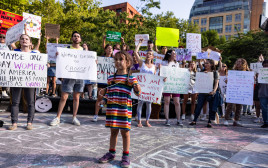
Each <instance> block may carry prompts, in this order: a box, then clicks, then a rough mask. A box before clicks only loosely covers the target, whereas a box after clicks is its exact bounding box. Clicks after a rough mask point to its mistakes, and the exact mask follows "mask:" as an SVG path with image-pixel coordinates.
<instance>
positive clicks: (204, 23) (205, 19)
mask: <svg viewBox="0 0 268 168" xmlns="http://www.w3.org/2000/svg"><path fill="white" fill-rule="evenodd" d="M201 25H203V26H204V25H207V18H203V19H201Z"/></svg>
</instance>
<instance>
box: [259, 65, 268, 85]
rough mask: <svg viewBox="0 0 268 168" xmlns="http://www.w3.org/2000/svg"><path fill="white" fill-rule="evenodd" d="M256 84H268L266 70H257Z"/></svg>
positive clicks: (267, 70) (267, 69) (267, 71)
mask: <svg viewBox="0 0 268 168" xmlns="http://www.w3.org/2000/svg"><path fill="white" fill-rule="evenodd" d="M258 82H259V83H266V84H268V68H260V69H259V76H258Z"/></svg>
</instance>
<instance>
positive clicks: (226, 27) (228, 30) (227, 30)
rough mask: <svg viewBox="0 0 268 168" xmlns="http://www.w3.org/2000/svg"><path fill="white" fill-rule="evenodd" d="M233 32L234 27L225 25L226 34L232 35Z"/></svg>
mask: <svg viewBox="0 0 268 168" xmlns="http://www.w3.org/2000/svg"><path fill="white" fill-rule="evenodd" d="M231 32H232V25H225V33H231Z"/></svg>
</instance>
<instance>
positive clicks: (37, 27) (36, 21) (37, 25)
mask: <svg viewBox="0 0 268 168" xmlns="http://www.w3.org/2000/svg"><path fill="white" fill-rule="evenodd" d="M23 20H26V24H27V25H26V31H27V34H28V35H29V36H30V37H33V38H38V39H39V38H40V33H41V16H36V15H33V14H29V13H25V12H23Z"/></svg>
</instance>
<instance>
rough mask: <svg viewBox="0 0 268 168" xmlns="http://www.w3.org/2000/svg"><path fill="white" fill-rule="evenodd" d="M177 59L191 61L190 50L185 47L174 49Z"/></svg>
mask: <svg viewBox="0 0 268 168" xmlns="http://www.w3.org/2000/svg"><path fill="white" fill-rule="evenodd" d="M175 52H176V55H177V61H183V60H185V61H192V52H191V50H189V49H186V48H178V49H176V51H175Z"/></svg>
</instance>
